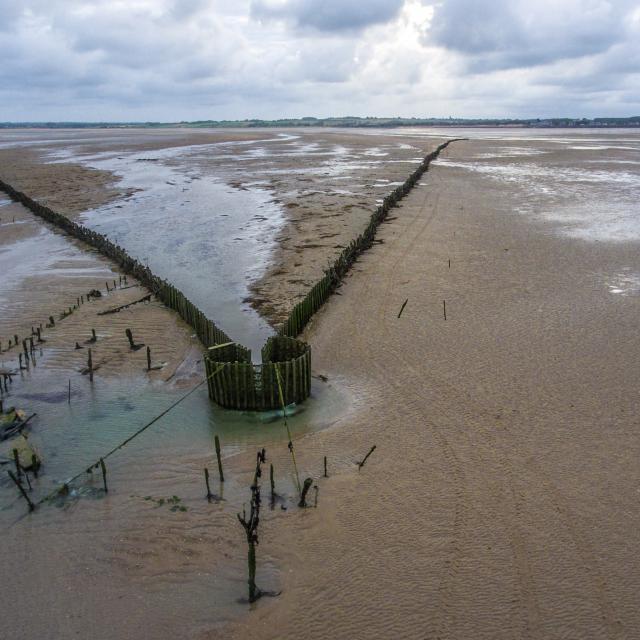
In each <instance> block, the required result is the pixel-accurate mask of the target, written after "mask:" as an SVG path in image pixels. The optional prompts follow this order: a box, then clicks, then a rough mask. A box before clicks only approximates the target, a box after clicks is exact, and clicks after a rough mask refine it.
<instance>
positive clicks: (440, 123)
mask: <svg viewBox="0 0 640 640" xmlns="http://www.w3.org/2000/svg"><path fill="white" fill-rule="evenodd" d="M264 127H320V128H323V127H346V128H356V129H362V128H376V129H380V128H393V127H452V128H459V127H492V128H495V127H500V128H514V127H524V128H535V129H551V128H571V129H610V128H616V129H618V128H640V116H630V117H628V118H604V117H603V118H526V119H511V118H359V117H339V118H311V117H307V118H283V119H279V120H260V119H250V120H196V121H192V122H0V129H128V128H136V129H139V128H145V129H153V128H155V129H166V128H184V129H200V128H216V129H226V128H233V129H251V128H264Z"/></svg>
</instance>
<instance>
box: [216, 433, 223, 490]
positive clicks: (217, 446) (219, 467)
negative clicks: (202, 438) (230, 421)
mask: <svg viewBox="0 0 640 640" xmlns="http://www.w3.org/2000/svg"><path fill="white" fill-rule="evenodd" d="M215 444H216V458H218V472H219V473H220V482H224V473H222V458H221V457H220V438H218V436H216V437H215Z"/></svg>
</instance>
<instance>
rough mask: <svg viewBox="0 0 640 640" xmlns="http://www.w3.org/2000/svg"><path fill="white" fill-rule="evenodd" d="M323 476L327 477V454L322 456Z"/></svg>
mask: <svg viewBox="0 0 640 640" xmlns="http://www.w3.org/2000/svg"><path fill="white" fill-rule="evenodd" d="M324 477H325V478H328V477H329V476H328V474H327V456H325V457H324Z"/></svg>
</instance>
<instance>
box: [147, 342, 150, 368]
mask: <svg viewBox="0 0 640 640" xmlns="http://www.w3.org/2000/svg"><path fill="white" fill-rule="evenodd" d="M147 371H151V347H147Z"/></svg>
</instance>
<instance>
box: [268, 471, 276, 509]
mask: <svg viewBox="0 0 640 640" xmlns="http://www.w3.org/2000/svg"><path fill="white" fill-rule="evenodd" d="M269 483H270V484H271V503H272V504H273V502H274V500H275V499H276V483H275V480H274V478H273V464H270V465H269Z"/></svg>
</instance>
